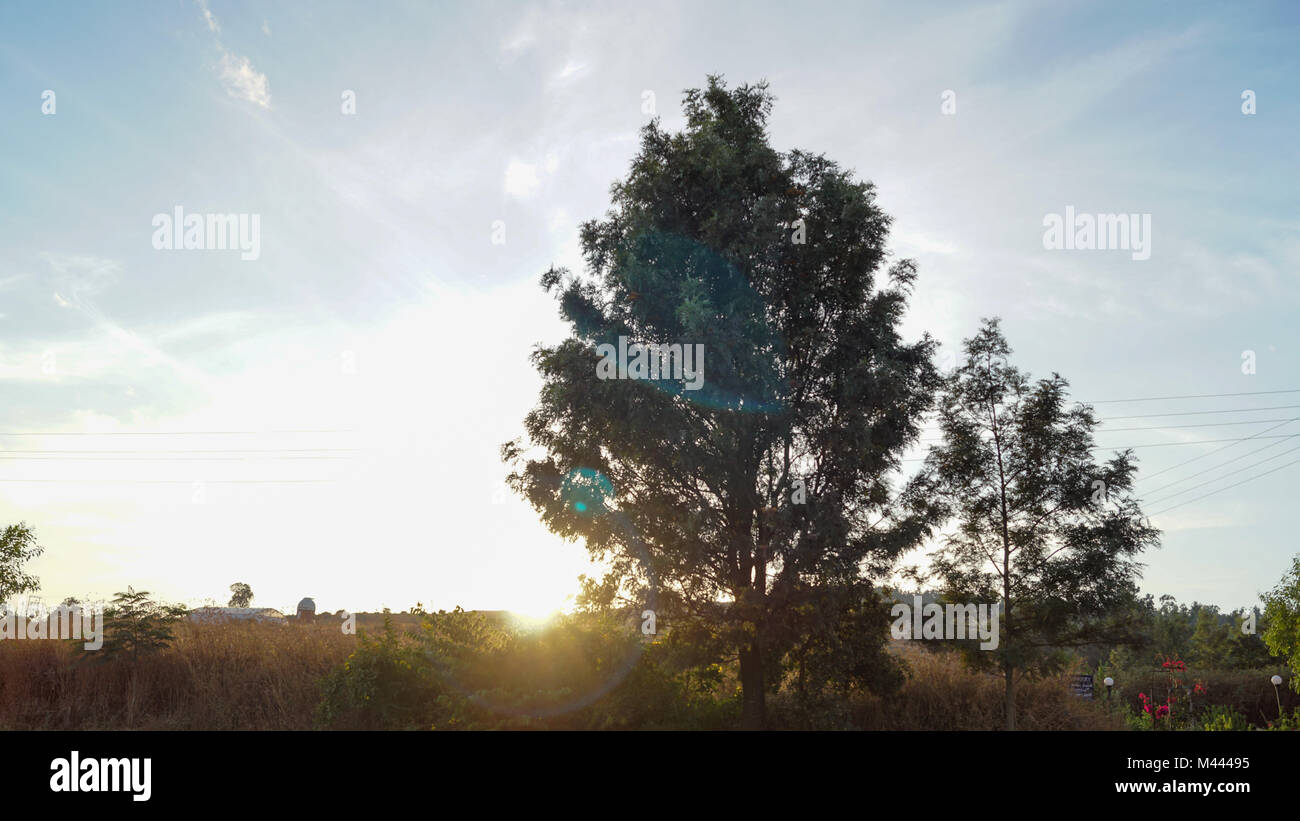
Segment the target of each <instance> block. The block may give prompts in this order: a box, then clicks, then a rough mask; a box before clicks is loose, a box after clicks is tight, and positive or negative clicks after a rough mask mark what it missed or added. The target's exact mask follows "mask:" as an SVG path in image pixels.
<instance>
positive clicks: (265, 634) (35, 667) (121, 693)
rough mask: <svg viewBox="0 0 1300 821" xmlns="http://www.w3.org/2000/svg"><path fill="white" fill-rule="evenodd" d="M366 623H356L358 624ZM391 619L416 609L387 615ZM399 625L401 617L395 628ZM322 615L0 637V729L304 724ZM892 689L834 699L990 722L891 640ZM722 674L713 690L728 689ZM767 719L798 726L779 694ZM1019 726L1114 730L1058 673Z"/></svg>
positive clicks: (948, 669) (972, 685) (988, 700)
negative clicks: (154, 637) (152, 638)
mask: <svg viewBox="0 0 1300 821" xmlns="http://www.w3.org/2000/svg"><path fill="white" fill-rule="evenodd" d="M376 619H380V620H381V619H382V616H376V617H373V618H365V619H359V625H361V626H362V629H366V630H369V629H370V628H371V627H372V626H373V625H374V623H375V621H376ZM395 621H396V622H398V623H400V624H401V627H404V628H408V629H409V628H410V627H413V626H414V622H415V617H397V618H395ZM406 621H410V622H412V624H409V625H408V624H406V623H405V622H406ZM357 646H358V638H357V637H356V636H350V635H344V634H343V633H342V632H341V631H340V630H339V628H338V626H337V625H335V624H334V623H333V620H330V619H325V620H322V621H321V622H320V623H318V624H315V625H311V624H289V625H273V624H250V623H230V624H222V625H194V624H189V623H185V624H181V625H179V626H178V627H177V630H176V640H175V642H174V643H173V644H172V646H171V647H169V648H167V649H165V650H162V651H160V652H158V653H155V654H152V655H149V656H146V657H144V658H142V659H141V660H140V661H139V662H138V664H135V665H132V663H131V662H130V661H127V660H125V659H106V658H104V657H102V656H99V655H97V654H96V653H83V652H81V651H80V650H79V649H78V647H77V645H75V644H69V643H63V642H53V641H23V640H19V641H5V642H3V643H0V729H5V730H16V729H51V730H72V729H77V730H90V729H141V730H242V729H248V730H306V729H311V728H312V727H313V716H314V713H315V710H316V708H317V705H318V704H319V703H320V701H321V695H322V694H321V689H320V681H321V679H322V678H323V677H324V676H326V675H327V674H328V673H330V672H331V671H334V670H337V669H338V668H340V667H341V666H342V665H343V664H344V662H345V661H346V660H347V659H348V657H349V655H350V654H351V653H352V652H353V651H354V650H355V649H356V648H357ZM893 652H895V653H896V654H898V655H900V656H901V657H902V658H904V660H905V661H906V663H907V666H908V668H909V673H908V675H907V678H906V681H905V683H904V684H903V687H902V689H901V690H900V691H899V692H898V693H896V694H893V695H891V696H889V697H887V698H877V697H873V696H869V695H858V696H851V697H849V698H847V699H845V701H844V702H843V703H842V704H840V705H839V706H838V708H837V709H838V711H840V712H842V714H843V717H844V719H845V720H846V723H847V724H848V725H851V726H854V727H860V728H862V729H879V730H904V729H924V730H996V729H999V728H1000V727H1001V723H1002V706H1001V705H1002V701H1001V698H1002V681H1001V679H1000V678H998V677H996V676H990V675H988V674H981V673H974V672H971V671H968V670H966V669H964V668H963V667H962V666H961V664H960V662H959V661H958V659H957V658H956V656H954V655H952V654H947V653H929V652H925V651H923V650H921V649H920V648H919V647H909V646H899V643H895V647H894V648H893ZM734 688H735V680H734V677H733V676H730V675H728V676H725V677H724V678H723V680H722V682H721V683H720V684H719V685H718V691H717V692H716V693H715V697H716V698H717V700H718V701H719V703H722V702H725V701H727V700H728V699H729V698H732V697H734V692H732V691H733V690H734ZM771 707H772V712H773V716H772V718H773V724H774V726H777V727H782V726H785V727H795V726H798V719H797V718H796V717H795V712H794V710H793V708H792V706H791V704H790V703H789V701H788V700H787V699H785V698H784V695H783V694H778V695H776V696H773V697H772V701H771ZM1020 710H1021V719H1020V725H1021V727H1022V728H1023V729H1028V730H1034V729H1039V730H1089V729H1123V726H1124V724H1123V722H1122V721H1121V720H1119V719H1117V718H1115V717H1113V716H1110V715H1107V714H1106V713H1105V712H1104V710H1103V709H1102V708H1101V706H1100V705H1098V704H1096V703H1090V702H1086V701H1083V700H1080V699H1078V698H1076V697H1074V696H1072V695H1070V693H1069V692H1068V689H1067V685H1066V682H1065V679H1064V678H1056V679H1048V680H1045V681H1041V682H1034V683H1029V682H1026V683H1025V684H1024V685H1023V686H1022V687H1021V692H1020Z"/></svg>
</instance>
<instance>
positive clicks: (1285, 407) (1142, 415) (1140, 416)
mask: <svg viewBox="0 0 1300 821" xmlns="http://www.w3.org/2000/svg"><path fill="white" fill-rule="evenodd" d="M1294 408H1300V405H1273V406H1271V407H1267V408H1229V409H1226V410H1208V411H1176V412H1173V413H1139V414H1137V415H1135V416H1103V417H1102V418H1100V419H1098V420H1097V421H1098V422H1108V421H1111V420H1113V419H1150V418H1151V417H1153V416H1203V415H1205V414H1210V413H1249V412H1251V411H1267V410H1292V409H1294Z"/></svg>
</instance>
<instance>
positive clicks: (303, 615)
mask: <svg viewBox="0 0 1300 821" xmlns="http://www.w3.org/2000/svg"><path fill="white" fill-rule="evenodd" d="M315 620H316V602H314V601H312V600H311V598H310V597H308V598H305V599H303V600H302V601H300V602H298V621H315Z"/></svg>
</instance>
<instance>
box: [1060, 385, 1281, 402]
mask: <svg viewBox="0 0 1300 821" xmlns="http://www.w3.org/2000/svg"><path fill="white" fill-rule="evenodd" d="M1275 393H1300V388H1289V389H1287V390H1283V391H1242V392H1240V393H1198V394H1188V395H1186V396H1144V397H1140V398H1138V399H1095V400H1093V401H1091V402H1084V403H1083V404H1085V405H1109V404H1113V403H1116V402H1157V401H1163V400H1165V399H1216V398H1218V397H1222V396H1265V395H1269V394H1275Z"/></svg>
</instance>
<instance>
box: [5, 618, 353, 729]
mask: <svg viewBox="0 0 1300 821" xmlns="http://www.w3.org/2000/svg"><path fill="white" fill-rule="evenodd" d="M355 646H356V637H355V636H348V635H344V634H343V633H342V632H341V631H340V630H339V628H338V627H337V626H336V625H333V624H320V625H303V624H290V625H274V624H253V623H232V624H221V625H196V624H192V623H182V624H179V625H177V627H176V640H175V642H174V643H173V644H172V646H170V647H168V648H167V649H165V650H162V651H160V652H158V653H155V654H152V655H149V656H147V657H144V658H142V659H141V660H140V662H139V663H138V664H132V663H131V662H130V661H128V660H125V659H107V658H105V657H103V656H102V655H101V654H100V653H96V652H83V651H82V650H81V649H80V644H79V643H76V642H54V641H24V640H17V641H5V642H2V643H0V729H6V730H14V729H50V730H71V729H78V730H93V729H139V730H245V729H247V730H304V729H309V728H310V727H311V717H312V711H313V709H314V708H315V707H316V704H317V703H318V702H319V701H320V691H319V689H318V687H317V682H318V681H319V680H320V678H321V677H322V676H323V675H325V674H326V673H327V672H329V671H330V670H331V669H333V668H334V667H336V666H338V665H339V664H341V663H342V662H343V661H344V660H345V659H346V658H347V656H348V654H349V653H351V652H352V650H353V649H354V648H355Z"/></svg>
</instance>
